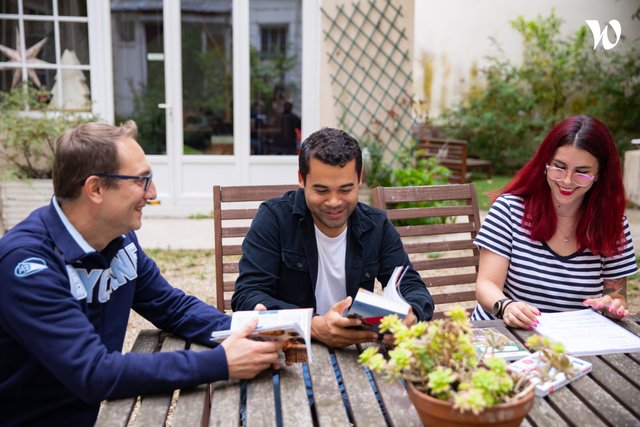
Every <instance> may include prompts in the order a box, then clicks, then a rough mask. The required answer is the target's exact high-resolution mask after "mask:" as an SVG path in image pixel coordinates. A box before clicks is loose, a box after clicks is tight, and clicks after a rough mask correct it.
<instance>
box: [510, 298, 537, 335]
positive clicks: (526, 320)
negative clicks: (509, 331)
mask: <svg viewBox="0 0 640 427" xmlns="http://www.w3.org/2000/svg"><path fill="white" fill-rule="evenodd" d="M538 316H540V310H538V309H537V308H536V307H534V306H532V305H531V304H527V303H526V302H522V301H515V302H512V303H511V304H509V305H507V306H506V307H505V309H504V311H503V313H502V320H504V323H505V324H506V325H507V326H511V327H512V328H520V329H533V328H534V327H535V326H537V325H538Z"/></svg>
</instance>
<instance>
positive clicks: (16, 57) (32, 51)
mask: <svg viewBox="0 0 640 427" xmlns="http://www.w3.org/2000/svg"><path fill="white" fill-rule="evenodd" d="M46 41H47V38H46V37H45V38H43V39H42V40H40V41H39V42H38V43H36V44H34V45H33V46H31V47H30V48H29V49H27V50H25V51H24V55H25V59H24V60H23V59H22V56H21V53H22V44H21V43H20V32H19V31H18V29H17V28H16V48H15V50H14V49H11V48H9V47H7V46H3V45H1V44H0V52H2V53H4V54H5V55H6V56H7V57H8V58H9V61H8V62H10V63H11V62H15V63H17V64H22V63H27V64H48V62H47V61H43V60H42V59H38V58H36V56H38V54H39V53H40V50H41V49H42V47H43V46H44V44H45V43H46ZM3 68H9V67H3ZM14 70H15V71H14V72H13V82H12V83H11V87H12V88H14V87H15V86H16V85H17V84H18V83H19V82H20V81H21V79H22V69H21V68H15V69H14ZM27 74H28V76H29V79H30V80H32V81H33V83H34V84H35V85H36V86H37V87H41V86H42V83H40V79H39V78H38V75H37V74H36V70H35V69H33V68H27Z"/></svg>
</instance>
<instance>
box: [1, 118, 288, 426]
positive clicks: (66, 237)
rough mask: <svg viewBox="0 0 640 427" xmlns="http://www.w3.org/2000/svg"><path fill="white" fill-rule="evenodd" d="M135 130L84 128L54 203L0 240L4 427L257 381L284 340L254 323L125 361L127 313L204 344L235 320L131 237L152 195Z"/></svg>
mask: <svg viewBox="0 0 640 427" xmlns="http://www.w3.org/2000/svg"><path fill="white" fill-rule="evenodd" d="M136 136H137V128H136V125H135V123H133V122H127V123H126V124H124V125H122V126H118V127H114V126H111V125H107V124H99V123H88V124H83V125H81V126H78V127H77V128H75V129H72V130H70V131H68V132H66V133H65V134H63V135H62V136H61V137H60V138H59V139H58V141H57V146H56V152H55V159H54V166H53V185H54V193H55V195H54V197H53V198H52V199H51V203H50V205H49V206H46V207H43V208H40V209H37V210H36V211H34V212H33V213H32V214H31V215H30V216H29V217H28V218H26V219H25V220H24V221H22V222H21V223H20V224H18V225H16V226H15V227H14V228H13V229H11V230H10V231H9V232H8V233H7V234H6V235H5V236H4V237H3V238H2V239H0V354H2V356H1V357H0V413H2V422H0V423H1V424H2V425H73V426H89V425H93V423H94V421H95V419H96V415H97V413H98V409H99V405H100V402H101V401H102V400H104V399H108V398H109V399H113V398H121V397H128V396H136V395H139V394H150V393H157V392H161V391H170V390H174V389H176V388H182V387H189V386H195V385H197V384H202V383H209V382H213V381H217V380H222V379H227V378H237V379H243V378H251V377H253V376H255V375H256V374H257V373H259V372H260V371H262V370H263V369H265V368H267V367H269V366H270V365H272V364H274V363H276V362H277V359H278V355H277V350H278V347H277V344H275V343H267V342H256V341H252V340H249V339H247V338H246V337H247V335H248V334H249V333H251V331H252V330H253V329H254V328H255V322H254V323H252V324H251V325H248V326H247V327H245V328H244V329H243V330H242V331H240V332H239V333H236V334H234V335H232V336H231V337H229V338H228V339H227V340H226V341H224V342H223V343H222V344H221V345H220V346H217V347H215V348H213V349H211V350H207V351H202V352H192V351H186V350H185V351H176V352H166V353H164V352H163V353H158V354H154V355H149V354H136V353H128V354H124V355H123V354H122V353H121V351H122V344H123V341H124V337H125V331H126V328H127V322H128V318H129V313H130V310H131V309H132V308H133V309H134V310H136V311H137V312H138V313H139V314H141V315H142V316H143V317H145V318H146V319H148V320H149V321H151V322H152V323H153V324H154V325H156V326H158V327H159V328H162V329H163V330H166V331H168V332H171V333H173V334H175V335H178V336H180V337H182V338H185V339H188V340H192V341H194V342H198V343H201V344H205V345H211V341H210V335H211V332H213V331H216V330H221V329H228V328H229V325H230V318H229V316H227V315H225V314H223V313H221V312H219V311H218V310H217V309H215V308H214V307H211V306H209V305H207V304H205V303H203V302H202V301H200V300H198V299H197V298H195V297H192V296H187V295H185V294H184V293H183V292H182V291H180V290H178V289H175V288H173V287H171V286H170V285H169V283H168V282H167V281H166V280H165V279H164V278H163V277H162V275H161V274H160V271H159V269H158V267H157V266H156V264H155V263H154V262H153V260H151V259H150V258H148V257H147V256H146V254H145V253H144V251H143V250H142V248H141V247H140V245H139V243H138V240H137V238H136V235H135V233H134V232H133V230H137V229H139V228H140V226H141V220H142V209H143V208H144V206H145V205H146V204H147V202H148V201H149V200H153V199H155V197H156V187H155V185H154V183H153V174H152V172H151V167H150V165H149V163H148V162H147V160H146V158H145V154H144V152H143V150H142V148H141V147H140V146H139V145H138V143H137V142H136V140H135V138H136Z"/></svg>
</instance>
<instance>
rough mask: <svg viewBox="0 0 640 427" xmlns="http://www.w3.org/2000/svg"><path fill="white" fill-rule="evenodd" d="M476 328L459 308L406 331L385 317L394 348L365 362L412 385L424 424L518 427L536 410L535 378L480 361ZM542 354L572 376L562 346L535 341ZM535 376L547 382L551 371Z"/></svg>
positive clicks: (367, 355) (366, 355) (372, 351)
mask: <svg viewBox="0 0 640 427" xmlns="http://www.w3.org/2000/svg"><path fill="white" fill-rule="evenodd" d="M471 327H472V325H471V323H470V321H469V318H468V316H467V313H466V312H465V310H464V309H463V308H462V307H460V306H456V307H453V308H452V309H451V310H449V311H448V312H447V313H446V317H445V318H444V319H440V320H434V321H431V322H418V323H416V324H414V325H413V326H411V327H407V326H405V325H404V324H403V323H402V322H401V321H400V320H399V319H398V317H397V316H395V315H391V316H387V317H385V318H384V319H383V320H382V322H381V324H380V331H381V332H391V333H392V334H393V337H394V345H395V347H394V348H393V349H392V350H390V351H389V352H388V359H385V358H384V357H383V355H382V354H380V353H379V352H378V348H376V347H369V348H367V349H366V350H365V351H364V352H363V353H362V354H361V355H360V363H362V364H364V365H365V366H367V367H368V368H369V369H371V370H373V371H375V372H384V374H385V375H386V376H388V377H391V378H403V379H404V380H405V381H406V382H407V390H408V394H409V398H410V399H411V401H412V403H413V404H414V406H415V407H416V410H417V411H418V414H419V415H420V418H421V420H422V422H423V423H424V424H425V425H437V426H468V425H474V426H478V425H492V426H505V427H506V426H519V425H520V423H521V421H522V419H523V418H524V417H525V415H526V414H527V413H528V412H529V410H531V408H532V407H533V397H534V387H535V384H534V383H533V382H532V381H530V377H531V375H533V373H531V374H529V375H527V376H522V375H519V374H516V373H512V372H511V371H509V370H507V363H506V362H505V361H504V360H503V359H500V358H498V357H491V358H488V359H481V358H479V357H478V355H477V354H476V350H475V348H474V346H473V344H472V340H471V337H472V333H471ZM527 344H528V345H529V346H533V347H532V348H533V349H534V350H541V354H542V357H541V360H542V361H543V362H544V364H543V367H548V366H551V365H553V367H555V368H556V369H557V370H558V371H561V372H565V374H566V375H568V376H570V375H571V374H572V371H571V363H569V362H568V360H567V358H566V355H565V354H564V349H563V348H562V346H561V345H550V343H549V341H548V340H546V339H544V338H541V337H539V336H533V337H531V338H530V339H529V340H528V341H527ZM542 370H543V371H544V372H536V373H535V374H536V375H538V376H540V377H541V380H543V381H544V380H545V377H544V376H545V375H548V374H549V370H548V369H546V368H545V369H542Z"/></svg>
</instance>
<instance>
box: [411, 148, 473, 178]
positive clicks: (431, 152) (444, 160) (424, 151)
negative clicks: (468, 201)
mask: <svg viewBox="0 0 640 427" xmlns="http://www.w3.org/2000/svg"><path fill="white" fill-rule="evenodd" d="M416 149H417V150H418V153H420V154H419V155H420V157H422V158H429V157H435V158H436V159H437V160H438V163H440V164H441V165H442V166H446V167H447V168H449V169H450V170H451V175H450V176H449V182H452V183H459V184H464V183H466V182H467V180H468V178H469V177H468V171H467V156H468V150H469V144H468V143H467V141H462V140H459V139H442V138H430V137H425V138H422V139H421V140H420V141H419V142H418V146H417V147H416Z"/></svg>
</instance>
